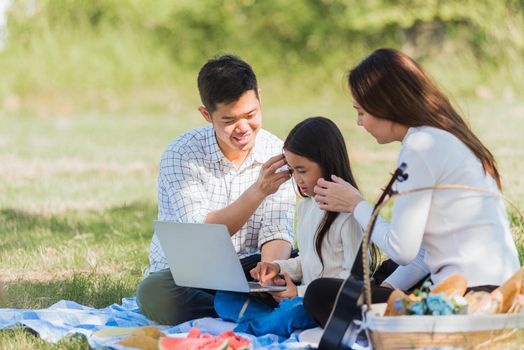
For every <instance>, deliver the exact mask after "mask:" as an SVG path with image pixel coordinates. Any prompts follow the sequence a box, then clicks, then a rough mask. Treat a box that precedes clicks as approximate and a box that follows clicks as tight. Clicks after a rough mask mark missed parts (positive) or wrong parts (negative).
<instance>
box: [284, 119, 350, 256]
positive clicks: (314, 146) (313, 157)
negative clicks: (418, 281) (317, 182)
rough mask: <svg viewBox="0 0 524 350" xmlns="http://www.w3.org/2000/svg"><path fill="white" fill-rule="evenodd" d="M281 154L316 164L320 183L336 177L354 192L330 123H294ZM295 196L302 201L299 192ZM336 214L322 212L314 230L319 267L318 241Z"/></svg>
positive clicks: (334, 127)
mask: <svg viewBox="0 0 524 350" xmlns="http://www.w3.org/2000/svg"><path fill="white" fill-rule="evenodd" d="M284 150H287V151H290V152H292V153H295V154H297V155H299V156H301V157H305V158H307V159H309V160H310V161H313V162H315V163H317V164H318V165H319V166H320V169H321V170H322V176H323V177H324V179H326V180H328V181H331V175H336V176H338V177H340V178H342V179H344V180H345V181H347V182H349V183H350V184H351V185H352V186H353V187H355V188H357V189H358V186H357V183H356V181H355V178H354V177H353V173H352V172H351V167H350V164H349V157H348V152H347V149H346V143H345V142H344V137H343V136H342V133H341V132H340V130H339V128H338V127H337V125H336V124H335V123H334V122H332V121H331V120H329V119H327V118H324V117H312V118H308V119H306V120H304V121H302V122H300V123H298V124H297V125H296V126H295V127H294V128H293V129H292V130H291V131H290V132H289V135H288V136H287V138H286V140H285V141H284ZM297 187H298V186H297ZM298 192H299V193H300V195H301V196H302V197H306V195H305V194H304V193H302V192H301V191H300V188H298ZM338 214H339V213H338V212H332V211H326V213H325V214H324V217H323V219H322V221H321V223H320V224H319V226H318V228H317V233H316V240H315V248H316V251H317V254H318V257H319V258H320V261H321V263H322V265H324V260H323V257H322V250H321V247H322V241H323V240H324V237H325V236H326V233H327V232H328V231H329V228H330V227H331V225H332V224H333V222H334V221H335V219H336V218H337V216H338Z"/></svg>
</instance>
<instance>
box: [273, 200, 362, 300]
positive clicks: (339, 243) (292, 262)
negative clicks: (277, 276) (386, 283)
mask: <svg viewBox="0 0 524 350" xmlns="http://www.w3.org/2000/svg"><path fill="white" fill-rule="evenodd" d="M324 213H325V212H324V211H323V210H321V209H320V208H319V207H318V205H317V204H316V202H315V200H313V199H312V198H304V199H302V200H301V201H300V203H299V205H298V209H297V234H296V236H297V244H298V250H299V256H298V257H296V258H291V259H288V260H275V261H274V263H276V264H278V265H279V266H280V272H281V273H284V272H287V273H288V274H289V276H290V277H291V279H293V280H294V281H301V284H300V285H299V286H297V289H298V296H304V293H305V291H306V288H307V285H308V284H309V283H310V282H311V281H313V280H315V279H317V278H320V277H336V278H347V277H348V276H349V273H350V272H351V267H352V266H353V260H354V259H355V256H356V253H357V250H358V248H359V246H360V241H361V240H362V228H361V227H360V224H359V223H358V222H357V221H356V220H355V218H354V217H353V215H352V214H351V213H340V214H339V215H338V217H337V218H336V219H335V221H334V222H333V224H332V225H331V227H330V229H329V231H328V233H327V234H326V236H325V237H324V240H323V242H322V258H323V262H324V269H322V263H321V262H320V258H319V256H318V254H317V252H316V249H315V241H316V232H317V228H318V226H319V224H320V223H321V221H322V218H323V217H324Z"/></svg>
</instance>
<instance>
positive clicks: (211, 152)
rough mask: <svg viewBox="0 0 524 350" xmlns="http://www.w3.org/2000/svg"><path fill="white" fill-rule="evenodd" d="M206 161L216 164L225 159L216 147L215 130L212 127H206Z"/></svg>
mask: <svg viewBox="0 0 524 350" xmlns="http://www.w3.org/2000/svg"><path fill="white" fill-rule="evenodd" d="M205 148H206V160H207V161H208V162H210V163H216V162H218V161H220V160H221V159H223V158H225V157H224V154H223V153H222V151H221V150H220V147H218V143H217V138H216V136H215V129H214V128H213V126H212V125H208V126H207V127H206V146H205Z"/></svg>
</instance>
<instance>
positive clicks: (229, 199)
mask: <svg viewBox="0 0 524 350" xmlns="http://www.w3.org/2000/svg"><path fill="white" fill-rule="evenodd" d="M198 89H199V92H200V98H201V100H202V104H203V106H201V107H200V108H199V109H198V110H199V111H200V113H201V114H202V116H203V117H204V119H205V120H206V121H207V122H209V123H210V125H208V126H206V127H203V128H199V129H194V130H191V131H189V132H187V133H185V134H183V135H182V136H180V137H178V138H177V139H176V140H175V141H173V142H172V143H171V144H170V145H169V146H168V147H167V149H166V151H165V152H164V154H163V156H162V160H161V162H160V171H159V175H158V219H159V220H163V221H178V222H190V223H208V224H224V225H226V226H227V228H228V230H229V233H230V235H231V239H232V241H233V244H234V246H235V249H236V251H237V253H238V255H239V257H240V258H241V262H242V266H243V268H244V271H246V272H247V273H246V274H247V275H249V270H250V269H251V268H253V267H255V266H256V263H257V262H258V261H260V260H262V261H273V260H275V259H287V258H289V256H290V252H291V248H292V242H293V238H294V237H293V220H294V210H295V194H294V191H293V188H292V185H291V183H290V182H288V183H285V182H286V181H287V180H288V179H289V178H290V175H289V173H288V172H287V171H284V172H277V169H279V168H281V167H282V166H284V159H283V157H282V155H281V154H282V141H281V140H279V139H278V138H277V137H276V136H274V135H272V134H270V133H269V132H267V131H265V130H263V129H261V124H262V113H261V110H260V97H259V90H258V85H257V80H256V76H255V74H254V72H253V70H252V69H251V67H250V66H249V65H248V64H247V63H246V62H244V61H242V60H240V59H239V58H238V57H235V56H229V55H226V56H221V57H218V58H215V59H212V60H210V61H208V62H207V63H206V64H205V65H204V66H203V67H202V69H201V70H200V73H199V75H198ZM275 154H277V156H275ZM188 264H191V262H190V261H188ZM179 268H184V266H180V267H179ZM213 298H214V295H213V292H211V291H207V290H202V289H196V288H187V287H180V286H177V285H176V284H175V283H174V281H173V277H172V275H171V272H170V270H169V267H168V265H167V263H166V259H165V256H164V253H163V251H162V249H161V248H160V245H159V243H158V239H157V237H156V235H154V236H153V240H152V242H151V249H150V266H149V269H148V271H147V272H146V278H145V279H144V280H143V281H142V283H141V284H140V285H139V287H138V289H137V302H138V305H139V306H140V308H141V310H142V312H143V313H144V314H145V315H146V316H148V317H149V318H151V319H153V320H155V321H157V322H159V323H161V324H178V323H181V322H185V321H188V320H190V319H194V318H199V317H205V316H211V317H213V316H216V313H215V310H214V308H213Z"/></svg>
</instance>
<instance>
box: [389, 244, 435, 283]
mask: <svg viewBox="0 0 524 350" xmlns="http://www.w3.org/2000/svg"><path fill="white" fill-rule="evenodd" d="M424 254H425V251H424V249H420V251H419V253H418V255H417V257H416V258H415V259H413V261H411V263H409V264H408V265H406V266H399V267H397V269H396V270H395V271H394V272H393V273H392V274H391V275H390V276H389V277H388V278H386V279H385V280H384V282H383V284H384V285H385V286H386V287H389V288H398V289H401V290H403V291H407V290H408V289H410V288H411V287H413V286H414V285H415V284H417V283H418V282H420V281H421V280H422V279H423V278H424V277H426V276H427V275H428V274H429V273H430V271H429V268H428V266H427V265H426V264H425V263H424Z"/></svg>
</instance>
